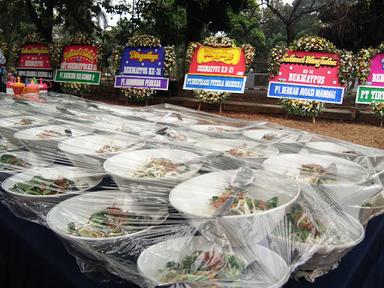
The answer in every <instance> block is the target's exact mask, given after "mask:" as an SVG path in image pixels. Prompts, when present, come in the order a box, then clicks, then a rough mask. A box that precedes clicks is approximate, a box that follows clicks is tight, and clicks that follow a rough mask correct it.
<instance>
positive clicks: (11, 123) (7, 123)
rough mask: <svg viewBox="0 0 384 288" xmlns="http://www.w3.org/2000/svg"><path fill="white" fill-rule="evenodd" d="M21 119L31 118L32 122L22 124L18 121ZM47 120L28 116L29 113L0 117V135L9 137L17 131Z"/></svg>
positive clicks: (41, 123)
mask: <svg viewBox="0 0 384 288" xmlns="http://www.w3.org/2000/svg"><path fill="white" fill-rule="evenodd" d="M22 119H28V120H31V121H32V123H31V124H24V125H22V124H21V123H20V121H21V120H22ZM47 122H48V119H47V118H43V117H36V116H29V115H21V116H14V117H7V118H2V119H0V135H2V136H3V137H6V138H10V139H11V138H12V137H13V135H14V134H15V133H16V132H17V131H20V130H23V129H27V128H30V127H33V126H38V125H43V124H45V123H47Z"/></svg>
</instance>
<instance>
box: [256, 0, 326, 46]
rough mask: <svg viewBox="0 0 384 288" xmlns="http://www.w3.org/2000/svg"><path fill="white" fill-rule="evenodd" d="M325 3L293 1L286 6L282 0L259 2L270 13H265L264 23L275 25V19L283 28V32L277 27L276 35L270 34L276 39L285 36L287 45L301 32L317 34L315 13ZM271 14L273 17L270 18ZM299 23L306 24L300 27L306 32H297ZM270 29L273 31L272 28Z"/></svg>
mask: <svg viewBox="0 0 384 288" xmlns="http://www.w3.org/2000/svg"><path fill="white" fill-rule="evenodd" d="M326 2H328V1H325V0H294V1H293V2H292V4H288V3H284V2H283V1H282V0H261V4H262V5H264V6H265V7H267V9H268V10H269V11H270V13H268V12H267V14H266V15H265V16H266V17H264V19H265V21H266V23H268V24H271V23H273V24H274V25H275V24H276V18H277V19H279V20H280V21H281V23H282V24H283V26H284V30H285V31H282V29H281V27H279V28H277V30H279V31H277V33H276V31H273V32H272V33H271V34H276V36H279V37H277V38H280V35H285V37H286V38H285V39H286V44H287V45H289V44H290V43H292V41H293V40H294V39H295V38H296V37H297V36H298V34H303V32H304V33H306V34H308V33H309V34H312V33H313V32H317V31H314V30H315V29H316V28H318V27H319V21H318V20H317V12H318V11H319V9H320V8H321V7H323V5H325V4H326ZM271 14H273V15H274V17H271V16H272V15H271ZM273 18H274V19H273ZM270 19H272V20H270ZM300 22H302V23H303V22H306V25H304V26H303V25H301V28H302V29H304V30H306V31H301V30H299V28H300ZM316 22H317V23H316ZM268 24H267V25H268ZM308 24H312V25H308ZM313 24H317V25H313ZM278 26H281V25H278ZM278 26H277V27H278ZM270 28H272V30H274V28H273V26H272V27H270ZM270 28H269V29H270ZM270 30H271V29H270ZM269 32H271V31H269ZM300 32H301V33H300ZM307 32H308V33H307ZM266 34H267V33H266ZM276 40H279V39H276Z"/></svg>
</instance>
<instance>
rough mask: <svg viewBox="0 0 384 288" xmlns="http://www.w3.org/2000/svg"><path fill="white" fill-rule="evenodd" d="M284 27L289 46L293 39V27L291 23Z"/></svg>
mask: <svg viewBox="0 0 384 288" xmlns="http://www.w3.org/2000/svg"><path fill="white" fill-rule="evenodd" d="M285 26H286V27H285V28H286V30H287V46H289V45H290V44H292V42H293V40H294V39H295V27H294V24H293V23H286V24H285Z"/></svg>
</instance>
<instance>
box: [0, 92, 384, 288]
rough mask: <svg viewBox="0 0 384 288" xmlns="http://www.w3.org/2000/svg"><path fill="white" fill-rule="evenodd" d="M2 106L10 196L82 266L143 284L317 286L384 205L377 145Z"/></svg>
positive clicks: (1, 164) (216, 124)
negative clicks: (299, 280)
mask: <svg viewBox="0 0 384 288" xmlns="http://www.w3.org/2000/svg"><path fill="white" fill-rule="evenodd" d="M34 99H35V100H36V98H34ZM0 108H1V111H0V115H1V119H0V135H1V137H2V138H1V139H0V149H1V153H0V175H1V178H0V180H1V184H2V185H1V187H2V191H1V201H2V203H4V204H5V205H7V207H9V208H10V209H11V210H12V211H13V212H14V213H15V214H16V215H17V216H19V217H22V218H24V219H26V220H29V221H34V222H37V223H40V224H42V225H46V226H47V227H48V228H49V229H51V230H53V231H54V232H55V233H57V235H58V236H59V237H60V238H61V239H62V241H63V242H64V243H65V244H66V245H67V247H68V250H69V251H70V252H71V253H72V254H73V255H74V256H76V257H77V259H78V263H79V267H80V268H81V269H82V271H84V272H89V271H93V270H97V269H98V268H100V267H103V269H105V270H107V271H109V273H111V274H113V275H116V276H118V277H120V278H122V279H123V280H128V281H131V282H134V283H136V284H138V285H139V286H141V287H155V286H164V285H165V286H172V287H179V286H180V287H188V286H189V287H282V286H283V285H284V283H286V281H288V279H289V277H306V278H307V279H308V280H309V281H314V280H315V278H316V277H318V276H320V275H323V274H325V273H327V272H328V271H330V270H332V269H334V268H336V267H337V264H338V262H339V261H340V259H341V258H342V257H343V255H345V254H346V253H347V252H348V251H349V250H350V249H353V247H354V246H356V245H357V244H358V243H359V242H361V241H362V239H363V238H364V225H365V224H366V223H367V221H368V220H369V219H370V218H371V217H373V216H374V215H379V214H381V213H382V212H383V211H384V204H383V202H384V201H383V194H382V193H383V183H382V181H383V180H384V161H383V160H384V151H383V150H380V149H373V148H368V147H363V146H359V145H354V144H351V143H347V142H343V141H339V140H335V139H330V138H327V137H324V136H320V135H315V134H311V133H308V132H304V131H299V130H294V129H288V128H286V127H282V126H278V125H274V124H270V123H267V122H247V121H242V120H237V119H228V118H224V117H221V116H217V115H212V114H208V113H202V112H196V111H193V110H190V109H186V108H182V107H178V106H173V105H156V106H151V107H146V108H131V107H121V106H114V105H107V104H104V103H99V102H91V101H88V100H84V99H81V98H77V97H74V96H71V95H64V94H57V93H50V94H49V95H47V96H40V97H39V98H38V101H28V100H20V99H19V100H15V101H13V100H12V99H10V98H8V97H7V96H5V95H2V96H1V99H0Z"/></svg>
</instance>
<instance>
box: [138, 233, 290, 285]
mask: <svg viewBox="0 0 384 288" xmlns="http://www.w3.org/2000/svg"><path fill="white" fill-rule="evenodd" d="M230 250H231V251H230V252H229V251H224V249H223V247H222V246H219V245H218V244H215V243H214V242H209V241H208V240H207V239H205V238H204V237H182V238H175V239H170V240H166V241H163V242H160V243H157V244H155V245H153V246H150V247H149V248H147V249H146V250H144V251H143V252H142V253H141V255H140V257H139V259H138V261H137V266H138V268H139V271H140V272H141V274H142V275H143V276H144V277H145V278H146V279H147V280H148V282H149V283H150V285H152V286H155V285H158V286H162V285H172V284H173V285H177V284H181V283H185V284H187V285H188V286H189V287H207V288H208V287H249V288H251V287H252V288H254V287H260V288H267V287H268V288H277V287H281V286H283V284H284V283H285V282H286V281H287V280H288V278H289V270H288V266H287V264H286V263H285V261H284V260H283V259H282V258H281V257H280V256H279V255H278V254H276V253H275V252H273V251H271V250H268V249H266V248H265V247H262V246H259V245H257V244H254V245H251V246H249V247H247V248H233V249H230Z"/></svg>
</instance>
